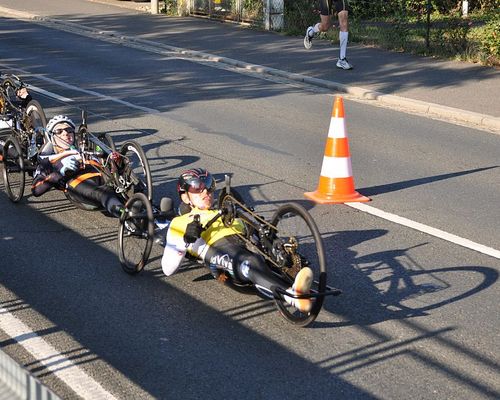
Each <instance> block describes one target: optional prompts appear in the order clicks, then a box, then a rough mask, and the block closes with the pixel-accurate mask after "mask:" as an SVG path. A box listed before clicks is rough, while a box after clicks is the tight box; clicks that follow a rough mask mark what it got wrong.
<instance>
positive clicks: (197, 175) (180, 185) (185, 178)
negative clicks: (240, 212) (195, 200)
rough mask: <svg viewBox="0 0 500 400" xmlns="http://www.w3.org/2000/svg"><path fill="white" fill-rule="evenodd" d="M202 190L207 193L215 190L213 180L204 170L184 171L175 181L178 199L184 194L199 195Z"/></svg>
mask: <svg viewBox="0 0 500 400" xmlns="http://www.w3.org/2000/svg"><path fill="white" fill-rule="evenodd" d="M204 189H207V191H208V192H213V191H214V190H215V179H214V178H213V176H212V174H211V173H210V172H208V171H207V170H206V169H203V168H195V169H189V170H187V171H184V172H183V173H182V174H181V176H180V177H179V179H178V180H177V193H179V197H180V196H181V195H182V194H183V193H186V192H189V193H201V192H203V190H204Z"/></svg>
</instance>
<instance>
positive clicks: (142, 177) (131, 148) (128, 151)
mask: <svg viewBox="0 0 500 400" xmlns="http://www.w3.org/2000/svg"><path fill="white" fill-rule="evenodd" d="M120 154H121V155H122V156H125V157H126V158H127V159H128V162H129V168H130V169H129V171H128V173H129V174H130V175H129V176H127V177H126V179H127V180H128V179H131V180H132V182H134V185H133V186H134V188H133V189H134V190H133V193H135V192H140V193H144V194H145V195H146V197H147V198H148V200H149V201H152V200H153V178H152V177H151V169H150V167H149V162H148V159H147V157H146V154H145V153H144V150H142V147H141V145H140V144H139V143H137V142H135V141H134V140H129V141H127V142H125V143H124V144H123V146H122V147H121V148H120ZM133 193H130V194H129V195H132V194H133Z"/></svg>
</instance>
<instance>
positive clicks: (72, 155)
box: [31, 115, 123, 217]
mask: <svg viewBox="0 0 500 400" xmlns="http://www.w3.org/2000/svg"><path fill="white" fill-rule="evenodd" d="M75 127H76V126H75V123H74V122H73V121H72V120H71V119H70V118H69V117H67V116H65V115H57V116H55V117H54V118H52V119H51V120H50V121H49V122H48V123H47V127H46V133H47V134H48V136H49V138H50V143H47V145H45V146H44V148H43V149H42V150H41V152H40V153H39V155H38V167H37V169H36V171H35V173H34V175H33V184H32V187H31V191H32V193H33V195H34V196H37V197H38V196H41V195H42V194H44V193H46V192H47V191H49V190H50V189H52V188H56V189H59V190H63V191H69V192H71V193H72V194H73V195H74V196H77V197H78V198H81V199H82V201H86V202H89V203H92V204H95V205H96V206H98V207H102V208H103V209H104V210H107V211H108V213H109V214H111V215H113V216H115V217H119V216H120V215H121V212H122V211H123V200H122V199H121V198H119V196H117V194H116V193H115V191H114V190H113V188H112V187H110V186H108V185H106V184H105V182H104V181H103V178H102V175H101V173H100V170H99V168H98V166H99V161H98V160H86V161H85V162H84V160H83V158H82V155H81V154H80V152H79V151H78V150H77V148H76V147H75V143H74V142H75ZM116 157H119V154H118V153H116Z"/></svg>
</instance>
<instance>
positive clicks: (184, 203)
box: [161, 169, 313, 313]
mask: <svg viewBox="0 0 500 400" xmlns="http://www.w3.org/2000/svg"><path fill="white" fill-rule="evenodd" d="M214 190H215V180H214V178H213V177H212V175H211V174H210V173H209V172H208V171H206V170H204V169H191V170H188V171H185V172H183V173H182V174H181V176H180V177H179V179H178V183H177V191H178V194H179V197H180V200H181V207H180V210H181V212H182V215H180V216H177V217H175V218H173V219H172V221H171V222H170V224H169V227H168V231H167V235H166V244H165V249H164V252H163V257H162V260H161V266H162V269H163V272H164V273H165V275H167V276H170V275H172V274H173V273H175V272H176V271H177V270H178V268H179V266H180V264H181V261H182V260H183V258H184V256H185V255H186V253H188V254H189V255H191V256H193V257H196V258H197V259H199V260H201V261H202V262H203V263H204V264H205V265H206V266H207V267H208V268H209V269H210V272H211V273H212V275H213V276H214V277H215V278H217V279H220V280H222V281H224V280H225V279H226V277H227V275H229V277H230V278H231V279H232V280H234V281H235V282H238V283H239V284H245V283H247V284H253V285H254V286H255V287H256V288H257V289H258V290H259V291H260V292H262V293H264V294H266V295H267V296H268V297H270V298H276V291H277V289H278V288H279V289H281V290H282V293H285V292H286V293H289V294H291V295H295V296H297V295H303V294H308V293H309V292H310V288H311V284H312V281H313V272H312V270H311V269H310V268H309V267H308V266H304V267H303V268H301V269H300V270H299V271H298V272H297V274H296V276H295V279H294V281H293V284H292V285H291V284H290V282H289V281H286V280H284V279H282V277H281V276H279V275H278V274H276V273H274V272H273V271H272V270H271V269H270V268H269V266H268V265H267V264H266V260H265V259H264V257H263V256H262V255H261V254H258V253H257V252H252V251H250V250H249V248H248V246H246V245H245V243H244V242H243V241H242V236H243V235H244V233H245V229H246V226H245V223H244V222H243V221H242V220H241V219H239V218H235V219H234V220H233V221H232V223H231V224H230V226H226V225H227V224H225V223H224V222H223V221H222V219H220V218H217V216H218V215H219V214H218V210H214V209H212V204H213V200H214ZM209 221H210V222H209ZM207 225H209V226H208V227H207ZM204 228H205V229H204ZM226 274H227V275H226ZM283 297H284V298H285V300H286V302H288V303H289V304H290V305H293V306H294V307H295V308H297V309H298V310H299V311H300V312H302V313H308V312H309V311H310V310H311V307H312V304H313V302H312V300H311V298H300V297H299V298H297V297H290V296H286V295H284V296H283Z"/></svg>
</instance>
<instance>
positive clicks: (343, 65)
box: [337, 58, 354, 69]
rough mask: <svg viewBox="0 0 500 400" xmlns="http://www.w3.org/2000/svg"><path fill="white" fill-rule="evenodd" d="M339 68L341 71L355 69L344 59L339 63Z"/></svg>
mask: <svg viewBox="0 0 500 400" xmlns="http://www.w3.org/2000/svg"><path fill="white" fill-rule="evenodd" d="M337 68H340V69H353V68H354V67H353V66H352V65H351V64H349V61H347V58H342V59H339V60H338V61H337Z"/></svg>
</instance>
